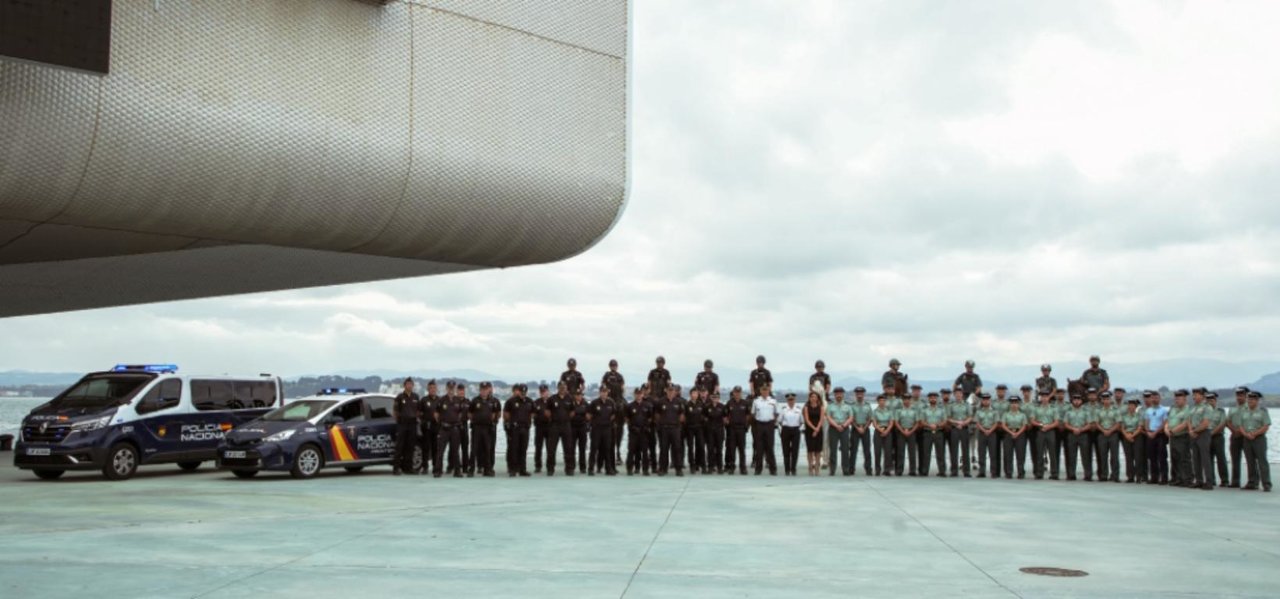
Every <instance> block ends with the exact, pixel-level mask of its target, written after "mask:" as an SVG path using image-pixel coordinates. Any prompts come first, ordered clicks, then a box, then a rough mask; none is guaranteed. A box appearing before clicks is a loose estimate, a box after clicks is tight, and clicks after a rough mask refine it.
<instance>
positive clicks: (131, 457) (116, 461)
mask: <svg viewBox="0 0 1280 599" xmlns="http://www.w3.org/2000/svg"><path fill="white" fill-rule="evenodd" d="M137 471H138V450H137V449H134V447H133V446H132V445H130V444H128V443H116V444H115V445H112V446H111V449H110V450H109V451H107V463H105V464H103V465H102V474H103V476H106V477H107V478H109V479H111V480H125V479H128V478H130V477H132V476H133V474H134V473H135V472H137Z"/></svg>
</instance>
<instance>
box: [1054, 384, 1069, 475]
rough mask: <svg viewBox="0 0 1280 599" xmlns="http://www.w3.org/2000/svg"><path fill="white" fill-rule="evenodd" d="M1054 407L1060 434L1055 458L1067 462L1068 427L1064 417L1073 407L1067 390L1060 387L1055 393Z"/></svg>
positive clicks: (1056, 444) (1063, 462)
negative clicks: (1056, 412)
mask: <svg viewBox="0 0 1280 599" xmlns="http://www.w3.org/2000/svg"><path fill="white" fill-rule="evenodd" d="M1053 407H1054V408H1056V409H1057V411H1058V434H1057V439H1055V443H1054V447H1053V453H1054V460H1056V461H1058V462H1060V463H1062V464H1065V463H1066V461H1065V460H1066V458H1067V428H1066V423H1065V422H1063V420H1062V417H1063V416H1065V415H1066V413H1067V410H1070V409H1071V402H1070V401H1069V400H1068V399H1067V390H1066V389H1063V388H1062V387H1059V388H1058V390H1057V391H1054V393H1053Z"/></svg>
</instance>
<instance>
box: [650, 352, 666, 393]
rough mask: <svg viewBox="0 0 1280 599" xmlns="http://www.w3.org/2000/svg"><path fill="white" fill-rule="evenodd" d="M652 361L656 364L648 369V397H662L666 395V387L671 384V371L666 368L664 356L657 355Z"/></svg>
mask: <svg viewBox="0 0 1280 599" xmlns="http://www.w3.org/2000/svg"><path fill="white" fill-rule="evenodd" d="M654 362H655V363H656V364H657V366H655V367H654V368H653V370H650V371H649V379H648V380H649V397H651V398H664V397H666V396H667V387H668V386H669V385H670V384H671V372H670V371H668V370H667V359H666V358H664V357H662V356H658V358H657V359H656V360H654Z"/></svg>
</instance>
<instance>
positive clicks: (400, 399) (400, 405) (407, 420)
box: [394, 392, 422, 425]
mask: <svg viewBox="0 0 1280 599" xmlns="http://www.w3.org/2000/svg"><path fill="white" fill-rule="evenodd" d="M421 402H422V400H421V399H419V398H418V394H417V393H413V392H409V393H404V392H401V393H400V394H399V395H397V396H396V401H395V408H394V409H395V411H394V415H395V418H396V424H397V425H409V424H414V425H416V424H417V423H418V410H419V408H420V407H421V406H420V405H419V404H421Z"/></svg>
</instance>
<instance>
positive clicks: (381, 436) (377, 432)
mask: <svg viewBox="0 0 1280 599" xmlns="http://www.w3.org/2000/svg"><path fill="white" fill-rule="evenodd" d="M364 404H365V411H366V413H367V415H368V420H366V421H365V422H364V425H363V426H361V427H360V428H359V429H358V434H359V437H358V439H357V442H356V452H357V453H359V454H360V459H362V460H389V459H391V458H392V457H393V456H394V455H395V449H396V440H395V430H396V421H395V417H394V416H393V413H392V410H393V409H394V404H395V400H394V399H392V398H390V397H385V396H372V397H366V398H365V400H364Z"/></svg>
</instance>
